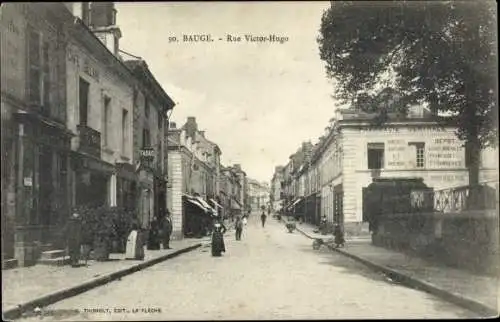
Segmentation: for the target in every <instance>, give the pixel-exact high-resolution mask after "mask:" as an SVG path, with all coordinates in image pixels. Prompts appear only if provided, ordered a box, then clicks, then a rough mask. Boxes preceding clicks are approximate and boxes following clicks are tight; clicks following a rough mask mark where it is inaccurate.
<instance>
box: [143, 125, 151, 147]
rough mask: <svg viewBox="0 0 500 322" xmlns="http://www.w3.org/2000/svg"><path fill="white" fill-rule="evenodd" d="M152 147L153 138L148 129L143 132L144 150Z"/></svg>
mask: <svg viewBox="0 0 500 322" xmlns="http://www.w3.org/2000/svg"><path fill="white" fill-rule="evenodd" d="M150 145H151V136H150V134H149V130H148V129H143V130H142V148H149V147H150Z"/></svg>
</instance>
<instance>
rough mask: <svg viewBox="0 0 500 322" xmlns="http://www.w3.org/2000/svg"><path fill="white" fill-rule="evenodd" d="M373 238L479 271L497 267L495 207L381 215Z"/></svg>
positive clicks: (489, 271)
mask: <svg viewBox="0 0 500 322" xmlns="http://www.w3.org/2000/svg"><path fill="white" fill-rule="evenodd" d="M372 242H373V244H375V245H377V246H382V247H387V248H392V249H397V250H400V251H404V252H409V253H413V254H416V255H419V256H423V257H425V258H428V259H430V260H433V261H437V262H441V263H444V264H446V265H449V266H452V267H457V268H463V269H468V270H471V271H474V272H478V273H486V274H496V273H497V272H498V268H499V260H498V259H499V257H500V256H499V255H500V253H499V221H498V213H497V211H496V210H488V211H475V212H473V211H470V212H462V213H447V214H443V213H416V214H392V215H385V216H381V217H380V222H379V226H378V229H377V231H376V232H374V233H373V235H372Z"/></svg>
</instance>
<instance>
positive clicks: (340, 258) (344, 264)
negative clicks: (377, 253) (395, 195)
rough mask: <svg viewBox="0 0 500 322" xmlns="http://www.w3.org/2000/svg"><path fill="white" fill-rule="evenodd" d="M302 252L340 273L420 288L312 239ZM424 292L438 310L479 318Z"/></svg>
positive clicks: (463, 316)
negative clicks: (315, 246)
mask: <svg viewBox="0 0 500 322" xmlns="http://www.w3.org/2000/svg"><path fill="white" fill-rule="evenodd" d="M300 250H301V251H302V252H305V253H311V254H316V255H317V256H318V257H319V261H318V263H319V264H321V265H331V266H334V267H336V268H340V269H342V270H341V271H340V272H339V273H340V274H349V275H358V276H362V277H364V278H368V279H370V280H372V281H376V282H386V283H389V284H392V285H394V286H401V287H406V288H410V289H414V290H419V289H418V288H414V287H409V286H406V285H403V284H401V283H398V282H397V281H394V280H392V279H391V278H390V277H389V276H387V275H385V274H384V273H382V272H375V271H374V270H373V269H371V268H369V267H367V266H366V265H364V264H362V263H359V262H357V261H355V260H354V259H352V258H348V257H346V256H344V255H342V254H340V253H337V252H335V251H332V250H330V249H328V248H327V247H321V248H320V249H319V250H313V249H312V241H311V246H309V247H307V246H303V247H301V248H300ZM419 291H421V292H422V293H425V294H426V296H427V297H429V298H432V299H433V301H432V303H433V305H434V307H435V308H436V309H437V310H438V311H449V310H450V309H451V308H454V309H452V310H454V311H455V312H456V313H457V314H458V315H460V317H462V318H478V317H479V315H478V314H476V313H474V312H471V311H469V310H467V309H464V308H460V307H458V306H456V305H454V304H451V303H448V302H446V301H444V300H441V299H439V298H437V297H436V296H434V295H431V294H428V293H426V292H425V291H422V290H419Z"/></svg>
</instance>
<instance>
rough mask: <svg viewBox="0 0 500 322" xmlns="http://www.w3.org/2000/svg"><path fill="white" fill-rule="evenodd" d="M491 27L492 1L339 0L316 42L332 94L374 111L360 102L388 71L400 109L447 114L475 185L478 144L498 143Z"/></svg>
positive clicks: (326, 16)
mask: <svg viewBox="0 0 500 322" xmlns="http://www.w3.org/2000/svg"><path fill="white" fill-rule="evenodd" d="M496 30H497V26H496V8H495V3H494V2H487V1H470V2H458V1H456V2H455V1H447V2H437V1H436V2H420V1H419V2H410V1H390V2H388V1H387V2H385V1H384V2H371V3H368V2H365V1H342V2H340V1H339V2H332V6H331V8H329V9H328V10H326V11H325V12H324V14H323V17H322V20H321V27H320V36H319V37H318V44H319V49H320V57H321V59H322V60H324V61H325V62H326V72H327V76H328V77H330V78H333V79H335V80H336V81H337V88H336V92H335V96H336V97H338V98H340V99H342V100H344V101H347V102H348V101H351V102H358V106H360V107H361V108H363V106H364V108H365V109H370V108H373V104H363V102H365V103H367V102H370V101H371V97H372V93H373V92H374V90H375V89H376V87H377V85H379V84H380V83H381V82H382V81H383V78H384V76H387V75H390V74H392V75H393V76H394V78H393V80H394V83H393V86H394V87H395V89H396V90H398V91H399V92H401V93H402V94H403V97H402V98H401V104H400V105H399V108H400V109H401V112H406V111H407V109H408V107H409V106H410V105H412V104H417V103H418V104H424V103H426V104H428V106H429V108H430V109H431V111H433V113H434V114H435V115H437V114H438V113H439V112H447V113H448V114H449V115H450V116H449V117H448V118H447V119H448V121H452V122H453V124H456V125H457V133H456V134H457V136H458V138H459V139H461V140H463V141H464V142H465V148H466V164H467V166H468V168H469V184H471V185H475V184H477V183H478V181H479V155H480V152H481V149H482V148H484V147H487V146H496V144H497V136H498V127H497V123H496V120H497V115H498V104H497V95H498V91H497V83H496V75H497V73H496V72H497V51H496V36H497V35H496ZM439 114H441V113H439Z"/></svg>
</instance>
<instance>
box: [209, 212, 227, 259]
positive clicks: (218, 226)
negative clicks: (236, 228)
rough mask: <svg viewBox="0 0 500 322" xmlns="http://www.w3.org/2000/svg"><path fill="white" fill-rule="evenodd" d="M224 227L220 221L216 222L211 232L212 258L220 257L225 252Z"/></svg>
mask: <svg viewBox="0 0 500 322" xmlns="http://www.w3.org/2000/svg"><path fill="white" fill-rule="evenodd" d="M226 231H227V229H226V226H224V224H223V223H222V222H221V221H216V222H215V224H214V229H213V231H212V256H217V257H218V256H221V253H222V252H224V253H225V252H226V246H225V245H224V234H225V233H226Z"/></svg>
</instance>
